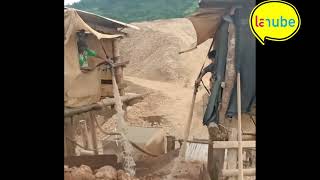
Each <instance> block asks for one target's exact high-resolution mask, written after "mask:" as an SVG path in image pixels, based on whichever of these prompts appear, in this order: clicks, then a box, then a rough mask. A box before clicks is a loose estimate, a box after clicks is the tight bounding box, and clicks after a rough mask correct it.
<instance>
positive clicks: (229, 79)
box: [219, 23, 236, 124]
mask: <svg viewBox="0 0 320 180" xmlns="http://www.w3.org/2000/svg"><path fill="white" fill-rule="evenodd" d="M228 31H229V35H228V52H227V61H226V71H225V80H224V81H225V86H224V87H223V92H222V100H221V108H220V110H219V122H220V123H221V124H224V123H225V115H226V112H227V109H228V106H229V102H230V97H231V93H232V90H233V86H234V82H235V80H236V69H235V25H234V24H233V23H230V24H229V28H228Z"/></svg>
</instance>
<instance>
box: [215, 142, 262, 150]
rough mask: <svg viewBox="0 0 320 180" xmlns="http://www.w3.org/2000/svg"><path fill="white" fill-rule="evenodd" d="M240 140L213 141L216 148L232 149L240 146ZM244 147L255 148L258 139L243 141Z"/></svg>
mask: <svg viewBox="0 0 320 180" xmlns="http://www.w3.org/2000/svg"><path fill="white" fill-rule="evenodd" d="M238 147H239V142H238V141H213V148H214V149H232V148H236V149H237V148H238ZM242 147H243V148H255V147H256V141H242Z"/></svg>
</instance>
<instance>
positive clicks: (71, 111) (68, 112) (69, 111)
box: [64, 94, 146, 117]
mask: <svg viewBox="0 0 320 180" xmlns="http://www.w3.org/2000/svg"><path fill="white" fill-rule="evenodd" d="M145 95H146V94H133V95H125V96H121V101H122V102H125V103H127V104H128V105H132V104H134V103H132V102H138V101H136V100H138V99H142V98H143V97H144V96H145ZM114 104H115V99H114V98H105V99H103V100H101V102H98V103H95V104H89V105H85V106H81V107H76V108H65V109H64V117H70V116H73V115H76V114H80V113H85V112H88V111H91V110H100V109H102V108H103V107H105V106H112V105H114Z"/></svg>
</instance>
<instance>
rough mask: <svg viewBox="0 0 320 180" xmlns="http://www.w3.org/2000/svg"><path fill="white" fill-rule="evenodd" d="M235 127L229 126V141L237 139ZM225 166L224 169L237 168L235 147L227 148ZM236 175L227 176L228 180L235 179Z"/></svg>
mask: <svg viewBox="0 0 320 180" xmlns="http://www.w3.org/2000/svg"><path fill="white" fill-rule="evenodd" d="M237 136H238V133H237V129H236V128H231V132H230V133H229V141H236V140H237ZM227 156H228V157H227V168H226V169H237V149H228V155H227ZM236 179H237V178H236V177H229V178H228V180H236Z"/></svg>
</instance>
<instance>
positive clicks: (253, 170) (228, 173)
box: [222, 168, 256, 177]
mask: <svg viewBox="0 0 320 180" xmlns="http://www.w3.org/2000/svg"><path fill="white" fill-rule="evenodd" d="M238 175H239V169H224V170H222V176H224V177H231V176H238ZM243 175H244V176H255V175H256V168H250V169H243Z"/></svg>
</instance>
